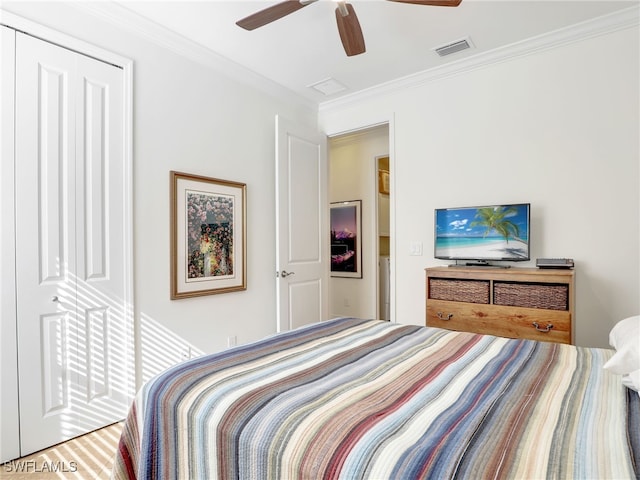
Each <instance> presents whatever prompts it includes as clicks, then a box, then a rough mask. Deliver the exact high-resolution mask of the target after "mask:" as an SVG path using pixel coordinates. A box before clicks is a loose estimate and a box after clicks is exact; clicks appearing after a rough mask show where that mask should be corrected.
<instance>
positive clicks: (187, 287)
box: [171, 172, 246, 299]
mask: <svg viewBox="0 0 640 480" xmlns="http://www.w3.org/2000/svg"><path fill="white" fill-rule="evenodd" d="M245 219H246V185H245V184H244V183H238V182H231V181H228V180H219V179H216V178H209V177H202V176H199V175H191V174H187V173H178V172H171V230H172V232H171V234H172V236H171V298H172V299H179V298H186V297H193V296H198V295H210V294H213V293H225V292H232V291H237V290H246V253H245V245H246V220H245Z"/></svg>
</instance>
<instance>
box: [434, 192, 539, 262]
mask: <svg viewBox="0 0 640 480" xmlns="http://www.w3.org/2000/svg"><path fill="white" fill-rule="evenodd" d="M528 209H529V205H525V204H523V205H500V206H489V207H479V208H454V209H447V210H437V211H436V239H435V243H436V244H435V256H436V257H437V258H450V259H468V260H470V259H478V260H492V259H494V260H500V259H502V260H527V259H528V258H529V251H528V249H529V247H528V244H529V241H528V239H529V231H528V229H529V222H528Z"/></svg>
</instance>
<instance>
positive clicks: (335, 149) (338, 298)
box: [329, 125, 389, 318]
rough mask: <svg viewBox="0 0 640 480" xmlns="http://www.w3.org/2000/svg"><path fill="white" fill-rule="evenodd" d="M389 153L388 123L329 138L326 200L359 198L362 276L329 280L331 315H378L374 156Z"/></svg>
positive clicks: (375, 171) (372, 316)
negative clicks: (327, 196)
mask: <svg viewBox="0 0 640 480" xmlns="http://www.w3.org/2000/svg"><path fill="white" fill-rule="evenodd" d="M388 154H389V129H388V127H387V125H384V126H380V127H376V128H371V129H369V130H366V131H363V132H358V133H353V134H346V135H343V136H340V137H335V138H331V139H330V141H329V202H344V201H349V200H362V208H361V218H362V232H361V235H362V278H339V277H331V278H330V279H329V314H330V316H331V317H338V316H345V317H358V318H378V315H377V311H376V310H377V309H376V305H377V303H376V302H377V288H378V287H377V271H378V263H377V262H378V257H377V241H378V239H377V230H376V228H377V213H376V212H377V211H376V198H377V192H378V190H377V186H378V177H377V164H376V157H380V156H383V155H388Z"/></svg>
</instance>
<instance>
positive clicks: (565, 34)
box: [318, 6, 640, 113]
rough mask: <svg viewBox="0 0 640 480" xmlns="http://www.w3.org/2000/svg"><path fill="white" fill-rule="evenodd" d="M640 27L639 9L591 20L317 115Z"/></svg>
mask: <svg viewBox="0 0 640 480" xmlns="http://www.w3.org/2000/svg"><path fill="white" fill-rule="evenodd" d="M638 24H640V6H633V7H630V8H626V9H623V10H620V11H618V12H614V13H611V14H608V15H603V16H601V17H598V18H596V19H593V20H588V21H585V22H581V23H578V24H576V25H572V26H570V27H566V28H562V29H559V30H555V31H552V32H549V33H546V34H543V35H539V36H536V37H532V38H529V39H527V40H523V41H520V42H516V43H513V44H511V45H507V46H504V47H500V48H496V49H494V50H490V51H487V52H482V53H479V54H477V55H473V56H470V57H466V58H464V59H461V60H458V61H455V62H451V63H447V64H445V65H442V66H439V67H435V68H431V69H429V70H424V71H422V72H418V73H415V74H412V75H407V76H405V77H402V78H399V79H396V80H392V81H390V82H386V83H382V84H380V85H376V86H374V87H371V88H367V89H364V90H360V91H358V92H355V93H352V94H349V95H344V96H342V97H339V98H336V99H333V100H327V101H326V102H322V103H320V104H319V106H318V111H319V112H320V113H323V112H327V111H330V110H332V109H336V108H342V107H347V106H353V105H355V104H358V103H360V102H363V101H365V100H369V99H371V98H375V97H380V96H384V95H389V94H393V93H396V92H401V91H404V90H406V89H408V88H414V87H418V86H421V85H424V84H426V83H429V82H433V81H436V80H441V79H443V78H447V77H451V76H454V75H459V74H462V73H465V72H470V71H472V70H476V69H478V68H483V67H486V66H489V65H494V64H496V63H501V62H506V61H509V60H512V59H515V58H520V57H523V56H526V55H531V54H534V53H538V52H542V51H545V50H550V49H553V48H557V47H561V46H564V45H568V44H571V43H575V42H579V41H582V40H586V39H589V38H593V37H597V36H600V35H605V34H608V33H612V32H616V31H619V30H624V29H627V28H631V27H635V26H638Z"/></svg>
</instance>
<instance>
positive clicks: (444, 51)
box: [434, 38, 472, 57]
mask: <svg viewBox="0 0 640 480" xmlns="http://www.w3.org/2000/svg"><path fill="white" fill-rule="evenodd" d="M471 46H472V43H471V40H470V39H469V38H463V39H462V40H458V41H457V42H453V43H448V44H447V45H442V46H441V47H437V48H434V50H435V52H436V53H437V54H438V55H440V56H441V57H444V56H446V55H451V54H452V53H456V52H459V51H461V50H466V49H467V48H471Z"/></svg>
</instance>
